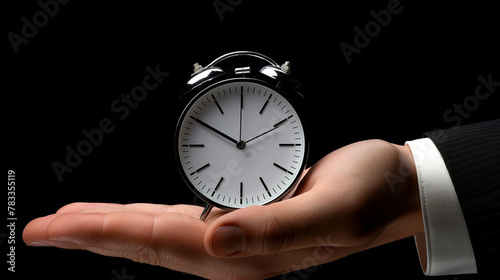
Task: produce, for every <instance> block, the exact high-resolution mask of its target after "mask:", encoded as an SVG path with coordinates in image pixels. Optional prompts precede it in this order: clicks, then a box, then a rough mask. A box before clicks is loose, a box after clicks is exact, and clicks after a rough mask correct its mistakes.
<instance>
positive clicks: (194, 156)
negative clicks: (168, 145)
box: [177, 81, 306, 208]
mask: <svg viewBox="0 0 500 280" xmlns="http://www.w3.org/2000/svg"><path fill="white" fill-rule="evenodd" d="M177 137H178V139H177V141H178V144H177V145H178V147H177V148H178V157H179V161H180V164H181V171H183V173H184V177H185V179H186V181H187V182H188V184H189V185H190V187H191V188H192V189H193V190H194V191H195V192H196V193H197V194H198V195H200V196H201V197H202V198H203V199H204V200H206V201H207V202H209V203H211V204H214V205H216V206H219V207H223V208H242V207H246V206H250V205H261V204H267V203H270V202H272V201H274V200H276V199H279V198H283V196H286V195H287V194H289V193H290V191H292V190H293V188H294V184H295V183H296V182H297V179H298V178H299V176H300V173H301V172H302V170H303V168H304V162H305V157H306V141H305V138H304V137H305V135H304V129H303V127H302V123H301V121H300V119H299V116H298V113H297V112H296V111H295V109H294V108H293V107H292V105H291V104H290V103H289V102H288V100H287V99H285V98H284V97H283V96H282V95H281V94H279V93H278V92H277V91H275V90H273V89H271V88H269V87H267V86H264V85H261V84H259V83H254V82H250V81H233V82H228V83H224V84H220V85H217V86H215V87H213V88H211V89H209V90H206V91H205V92H203V93H201V94H200V95H199V96H198V97H197V98H196V99H195V100H193V101H192V102H191V103H190V104H189V105H188V107H187V108H186V109H185V111H184V112H183V115H182V117H181V120H180V122H179V124H178V132H177Z"/></svg>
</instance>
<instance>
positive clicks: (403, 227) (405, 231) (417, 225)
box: [370, 144, 424, 247]
mask: <svg viewBox="0 0 500 280" xmlns="http://www.w3.org/2000/svg"><path fill="white" fill-rule="evenodd" d="M393 146H394V147H395V148H396V150H397V151H398V153H397V159H396V158H394V166H393V168H392V170H391V171H387V172H386V173H385V174H384V177H385V179H386V181H387V184H388V185H389V188H390V192H391V194H390V196H391V197H392V198H391V199H390V200H389V201H391V205H392V209H393V210H392V211H394V212H393V213H397V214H395V215H394V216H393V217H392V219H391V220H390V221H389V222H388V223H387V224H386V225H385V227H384V229H383V231H382V232H381V234H380V235H379V238H378V240H377V241H376V242H374V244H372V245H374V246H378V245H381V244H384V243H389V242H392V241H396V240H399V239H403V238H406V237H410V236H413V235H416V234H419V233H422V232H424V225H423V218H422V211H421V204H420V193H419V188H418V180H417V171H416V167H415V161H414V158H413V154H412V152H411V149H410V148H409V147H408V146H401V145H395V144H393ZM396 166H397V168H396ZM374 246H370V247H374Z"/></svg>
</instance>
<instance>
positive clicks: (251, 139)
mask: <svg viewBox="0 0 500 280" xmlns="http://www.w3.org/2000/svg"><path fill="white" fill-rule="evenodd" d="M291 117H293V115H292V116H289V117H288V118H284V119H282V120H281V121H279V122H277V123H276V124H275V125H273V128H271V129H269V130H268V131H266V132H263V133H261V134H259V135H257V136H255V137H253V138H250V140H247V141H245V144H246V143H248V142H250V141H253V140H255V139H257V138H259V137H261V136H264V135H266V134H268V133H269V132H271V131H273V130H275V129H278V127H279V126H280V125H282V124H283V123H285V122H286V121H287V120H288V119H289V118H291Z"/></svg>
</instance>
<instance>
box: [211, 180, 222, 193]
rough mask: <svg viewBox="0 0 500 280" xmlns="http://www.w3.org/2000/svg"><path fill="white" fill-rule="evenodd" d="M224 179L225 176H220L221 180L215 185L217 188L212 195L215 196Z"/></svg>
mask: <svg viewBox="0 0 500 280" xmlns="http://www.w3.org/2000/svg"><path fill="white" fill-rule="evenodd" d="M223 180H224V177H220V180H219V182H218V183H217V185H216V186H215V189H214V191H213V192H212V196H214V194H215V191H216V190H217V189H218V188H219V186H220V183H222V181H223Z"/></svg>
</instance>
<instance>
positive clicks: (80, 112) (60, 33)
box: [0, 0, 500, 280]
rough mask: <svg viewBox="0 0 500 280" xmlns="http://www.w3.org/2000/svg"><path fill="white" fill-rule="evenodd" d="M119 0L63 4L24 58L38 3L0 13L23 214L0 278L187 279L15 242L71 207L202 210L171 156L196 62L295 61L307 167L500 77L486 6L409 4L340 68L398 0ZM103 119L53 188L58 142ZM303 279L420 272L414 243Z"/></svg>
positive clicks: (10, 147) (60, 157) (483, 111)
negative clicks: (134, 101) (243, 57)
mask: <svg viewBox="0 0 500 280" xmlns="http://www.w3.org/2000/svg"><path fill="white" fill-rule="evenodd" d="M42 1H43V0H42ZM125 2H126V1H116V3H102V1H96V2H90V1H74V0H73V1H70V2H69V3H67V4H65V5H59V11H58V13H57V14H56V15H55V16H54V17H49V18H48V20H47V23H46V25H44V26H43V27H40V28H38V31H37V32H36V34H35V35H34V36H33V38H30V39H28V42H27V43H26V44H20V45H19V46H18V48H19V51H18V52H17V53H15V51H14V48H13V46H12V44H11V42H10V41H9V38H8V34H9V33H10V32H13V33H15V34H18V35H22V26H23V24H24V23H23V21H22V20H21V19H22V17H26V18H27V19H28V20H30V21H31V22H32V20H33V15H34V14H35V13H36V12H38V11H40V10H42V9H41V7H40V6H39V4H38V3H37V2H36V1H16V6H5V5H6V4H4V6H5V7H4V8H2V19H3V24H2V26H3V27H5V29H4V30H3V34H4V37H3V38H4V39H3V41H2V45H3V50H4V51H3V53H4V56H3V57H4V59H2V61H3V62H2V66H3V68H4V71H3V74H4V75H3V78H4V81H3V86H2V99H3V101H2V103H3V108H4V109H6V110H5V112H6V113H5V117H4V120H5V123H4V130H3V131H4V133H3V139H5V140H7V142H6V144H4V145H5V146H4V149H5V151H6V153H7V158H6V167H7V169H8V170H9V169H12V170H15V172H16V184H17V185H16V216H17V218H18V221H17V228H16V271H17V272H16V273H15V274H12V273H7V264H6V263H5V262H4V261H2V270H3V271H2V273H4V272H5V273H6V274H7V276H8V279H21V278H20V277H21V276H22V277H34V276H33V275H36V276H37V277H43V278H47V277H50V278H51V279H106V280H107V279H113V278H115V276H114V273H113V271H115V272H118V274H121V272H122V269H125V271H126V274H127V275H130V276H135V279H137V280H139V279H191V278H192V277H193V276H190V275H187V274H181V273H178V272H173V271H170V270H167V269H165V268H160V267H153V266H150V265H145V264H138V263H134V262H132V261H129V260H125V259H117V258H110V257H104V256H99V255H95V254H92V253H89V252H84V251H72V250H61V249H55V248H28V247H27V246H25V245H24V243H23V242H22V238H21V236H22V230H23V228H24V226H25V225H26V224H27V223H28V222H29V221H30V220H32V219H34V218H36V217H39V216H44V215H48V214H51V213H53V212H55V211H56V210H57V209H58V208H60V207H61V206H63V205H65V204H68V203H71V202H75V201H86V202H114V203H133V202H148V203H161V204H177V203H188V204H193V203H198V201H197V199H196V198H194V196H193V194H192V193H190V191H189V190H188V188H187V187H186V186H185V184H184V183H183V182H182V180H181V176H180V174H179V173H178V171H177V169H176V168H175V166H174V164H175V161H174V158H173V154H174V153H173V146H174V145H173V138H174V137H173V136H174V130H175V124H176V122H177V119H178V116H179V114H180V111H181V110H182V106H183V104H182V103H181V102H180V101H179V99H178V93H179V90H180V88H182V85H183V83H184V82H185V81H186V79H187V78H188V77H189V75H190V73H191V71H192V64H193V63H195V62H200V63H201V64H204V65H206V64H208V63H209V62H210V61H211V60H213V59H214V58H216V57H218V56H220V55H222V54H224V53H226V52H230V51H235V50H253V51H258V52H262V53H264V54H266V55H268V56H270V57H271V58H273V59H274V60H276V61H277V62H278V63H283V62H284V61H285V60H289V61H291V62H292V72H293V73H294V75H295V76H296V77H297V78H298V79H300V80H301V81H302V83H303V84H304V85H305V87H306V91H305V94H306V96H307V103H306V105H307V111H306V113H307V114H308V117H309V127H310V130H309V133H310V144H311V150H310V156H309V165H312V164H314V162H316V161H318V160H319V159H320V158H321V157H323V156H324V155H326V154H327V153H329V152H330V151H332V150H334V149H337V148H339V147H341V146H344V145H347V144H349V143H352V142H355V141H360V140H365V139H372V138H380V139H384V140H387V141H390V142H393V143H398V144H403V143H404V142H405V141H406V140H412V139H416V138H420V137H421V136H422V133H424V132H425V131H430V130H434V129H439V128H446V127H451V126H453V125H456V121H450V120H449V119H446V118H445V117H444V114H445V112H447V110H449V109H453V106H454V104H463V102H464V100H471V96H473V95H474V92H475V89H476V86H477V85H479V81H478V76H483V77H485V78H486V77H488V75H490V74H492V75H493V80H495V81H500V73H499V72H498V66H499V62H500V60H499V50H500V43H499V36H498V35H499V33H498V28H499V25H498V22H497V20H498V13H497V12H496V11H498V10H497V9H496V8H495V7H494V6H493V4H484V3H479V2H478V1H474V3H472V1H467V2H465V1H464V2H463V3H462V2H461V3H457V2H451V1H450V2H447V3H436V2H437V1H418V0H414V1H409V0H405V1H403V0H402V1H401V2H400V6H401V7H402V11H401V12H400V13H398V14H395V15H392V17H391V21H390V23H389V24H388V25H387V26H386V27H382V28H381V29H380V32H377V33H378V34H377V35H376V36H374V37H373V38H371V41H370V43H369V44H368V45H367V46H366V47H364V48H362V49H361V51H360V53H359V54H353V55H352V56H351V59H352V61H351V63H348V62H347V61H346V58H345V56H344V55H343V53H342V51H341V49H340V47H339V44H340V43H341V42H346V43H348V44H350V45H354V35H355V31H354V29H353V28H354V27H356V26H357V27H359V28H360V29H364V28H365V25H366V24H367V23H368V22H370V21H373V20H374V19H373V16H372V15H371V14H370V11H371V10H374V11H376V12H377V11H379V10H381V9H387V5H388V3H389V2H391V1H387V0H386V1H364V2H360V1H334V2H329V1H328V2H327V1H323V2H319V1H293V2H292V1H272V4H270V3H271V1H250V0H245V1H230V2H232V3H233V4H236V5H234V7H232V10H230V11H226V12H224V14H223V18H222V20H221V18H220V17H219V15H218V13H217V11H216V9H215V8H214V6H213V2H215V1H211V0H210V1H154V2H153V1H134V2H132V1H130V2H126V3H125ZM160 2H163V3H161V4H160ZM220 2H222V3H226V1H225V0H220ZM9 5H12V3H11V4H9ZM157 64H159V65H160V69H161V70H162V71H165V72H169V73H170V75H169V76H168V77H167V78H165V79H164V81H163V82H162V83H161V84H160V85H159V86H158V87H157V88H156V89H155V90H153V91H151V92H149V93H148V95H147V98H146V99H145V100H144V101H142V102H140V103H139V105H138V107H137V108H136V109H133V110H131V111H130V114H129V115H128V116H127V118H125V119H124V120H120V119H119V118H118V116H117V114H115V113H113V112H112V111H111V110H110V105H111V103H112V102H113V101H114V100H115V99H117V98H120V95H121V94H122V93H125V94H130V91H131V89H132V88H133V87H135V86H137V85H140V84H142V78H143V77H144V76H145V75H146V74H147V72H146V70H145V67H146V66H148V65H149V66H151V67H152V68H155V66H156V65H157ZM499 91H500V90H498V88H497V92H494V93H492V94H491V96H490V97H489V98H488V99H486V100H482V101H479V102H478V104H476V105H478V106H477V108H474V110H471V112H467V114H466V115H464V116H461V117H459V118H458V119H459V120H460V121H461V122H462V123H474V122H478V121H483V120H488V119H492V118H495V117H498V116H499V114H498V104H499V97H498V95H499ZM470 104H472V103H470ZM472 105H474V104H472ZM469 108H470V106H469ZM450 116H455V117H456V116H459V115H458V114H456V113H452V114H450ZM103 118H110V119H111V120H112V121H113V124H114V125H115V126H116V128H115V130H114V131H113V132H112V133H110V134H107V135H105V137H104V139H103V142H102V143H101V144H100V145H99V146H98V147H94V149H93V151H92V153H91V154H90V155H89V156H87V157H84V158H83V160H82V162H81V164H80V165H79V166H77V167H76V168H74V170H73V172H72V173H66V174H64V176H63V181H62V182H59V180H58V179H57V177H56V175H55V173H54V171H53V169H52V167H51V164H52V163H53V162H54V161H58V162H61V163H64V161H65V156H66V150H65V147H66V146H67V145H69V146H71V147H75V146H76V145H77V143H78V142H79V141H81V140H83V139H85V138H84V136H83V135H82V132H81V131H82V130H83V129H87V130H91V129H94V128H97V127H98V125H99V122H100V121H101V120H102V119H103ZM455 120H456V119H455ZM6 192H7V191H6V190H5V189H4V193H5V195H6V194H7V193H6ZM2 195H3V194H2ZM4 201H5V203H6V200H4ZM5 210H6V209H5ZM2 212H3V213H2V216H3V215H4V213H5V212H6V211H2ZM5 214H6V213H5ZM3 221H4V222H2V223H6V222H5V219H4V220H3ZM5 232H7V229H6V228H5V227H4V228H3V229H1V230H0V233H2V235H1V246H2V251H1V255H2V260H5V257H6V254H7V253H8V252H7V248H6V243H7V242H6V241H7V240H6V238H5ZM28 275H30V276H28ZM300 275H301V276H302V277H303V278H306V277H308V278H309V279H322V278H328V279H353V278H355V277H383V278H384V279H421V278H424V276H423V273H422V271H421V268H420V264H419V261H418V257H417V253H416V249H415V246H414V242H413V239H412V238H409V239H406V240H402V241H398V242H395V243H392V244H388V245H385V246H382V247H379V248H376V249H372V250H369V251H366V252H362V253H358V254H355V255H353V256H350V257H347V258H345V259H342V260H339V261H337V262H334V263H330V264H326V265H321V266H319V267H317V268H312V269H309V271H306V272H303V274H300ZM13 276H14V277H13ZM295 276H297V277H299V279H300V276H299V274H297V275H295ZM193 278H196V277H193ZM276 278H277V279H281V278H280V277H276ZM24 279H26V278H24ZM443 279H454V277H453V276H449V277H447V278H446V277H444V278H443Z"/></svg>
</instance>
